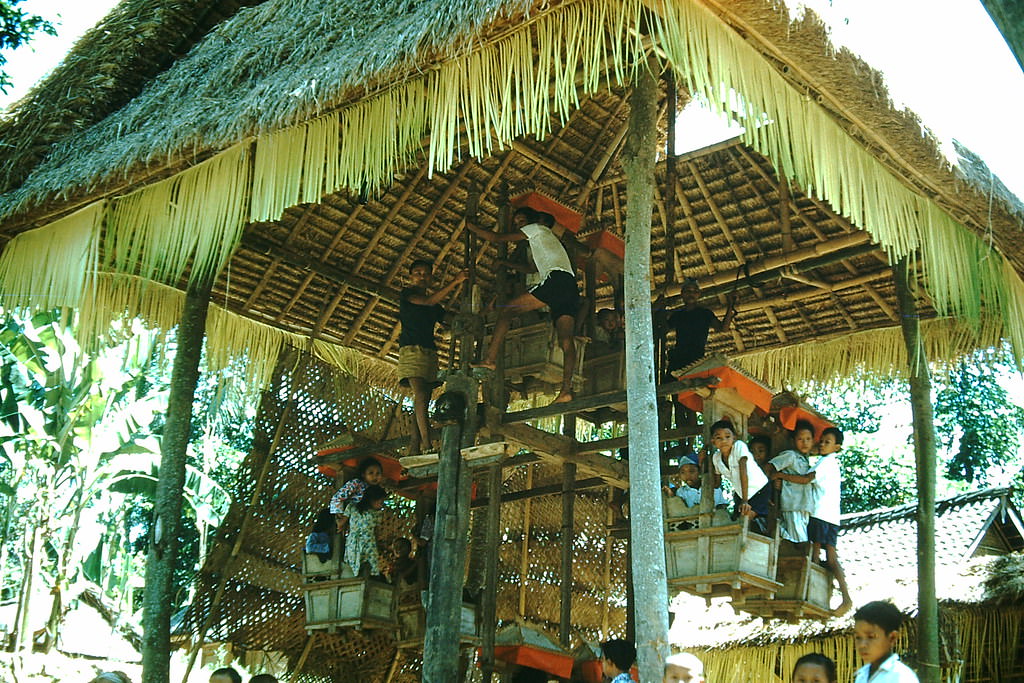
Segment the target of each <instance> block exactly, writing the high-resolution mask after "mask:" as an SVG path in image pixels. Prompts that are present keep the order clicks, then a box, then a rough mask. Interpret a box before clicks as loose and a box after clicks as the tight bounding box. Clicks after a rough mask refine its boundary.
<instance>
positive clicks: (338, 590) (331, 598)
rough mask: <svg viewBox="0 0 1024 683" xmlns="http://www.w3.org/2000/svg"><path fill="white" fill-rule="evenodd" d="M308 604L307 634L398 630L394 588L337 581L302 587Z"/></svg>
mask: <svg viewBox="0 0 1024 683" xmlns="http://www.w3.org/2000/svg"><path fill="white" fill-rule="evenodd" d="M302 591H303V593H304V596H305V602H306V631H316V630H326V631H329V632H334V631H336V630H337V629H338V628H343V627H352V628H358V629H374V628H389V629H395V628H397V627H398V617H397V606H396V598H397V592H396V590H395V587H394V586H392V585H391V584H389V583H385V582H383V581H378V580H376V579H367V578H351V579H337V580H334V581H321V582H319V583H312V584H307V585H305V586H303V587H302Z"/></svg>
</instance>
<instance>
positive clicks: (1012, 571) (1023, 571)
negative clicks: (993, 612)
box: [984, 553, 1024, 603]
mask: <svg viewBox="0 0 1024 683" xmlns="http://www.w3.org/2000/svg"><path fill="white" fill-rule="evenodd" d="M984 585H985V599H986V600H992V601H994V602H998V603H1007V602H1021V601H1022V600H1024V553H1013V554H1012V555H1003V556H1002V557H997V558H996V559H995V560H993V561H992V565H991V566H990V568H989V575H988V577H986V578H985V582H984Z"/></svg>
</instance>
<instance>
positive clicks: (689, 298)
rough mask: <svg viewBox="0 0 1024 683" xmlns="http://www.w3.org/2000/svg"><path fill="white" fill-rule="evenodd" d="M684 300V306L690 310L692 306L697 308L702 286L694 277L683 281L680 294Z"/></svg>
mask: <svg viewBox="0 0 1024 683" xmlns="http://www.w3.org/2000/svg"><path fill="white" fill-rule="evenodd" d="M679 294H680V296H682V298H683V304H684V305H685V306H686V307H687V308H689V307H690V306H696V305H697V302H698V301H700V285H698V284H697V281H696V280H695V279H693V278H692V277H688V278H686V279H685V280H683V284H682V289H681V290H680V292H679Z"/></svg>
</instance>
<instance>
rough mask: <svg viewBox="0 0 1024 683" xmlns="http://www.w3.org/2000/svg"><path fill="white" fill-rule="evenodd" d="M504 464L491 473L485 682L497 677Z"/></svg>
mask: <svg viewBox="0 0 1024 683" xmlns="http://www.w3.org/2000/svg"><path fill="white" fill-rule="evenodd" d="M501 479H502V476H501V465H500V464H497V465H491V467H490V469H489V471H488V473H487V522H486V524H487V528H486V530H485V532H484V546H485V547H486V552H485V553H484V558H485V559H484V591H483V599H482V600H481V604H480V670H481V672H482V681H483V683H491V677H492V676H493V675H494V631H495V628H496V627H497V623H498V619H497V615H498V546H499V545H500V540H499V539H498V535H499V534H500V533H501Z"/></svg>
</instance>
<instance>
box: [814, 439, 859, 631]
mask: <svg viewBox="0 0 1024 683" xmlns="http://www.w3.org/2000/svg"><path fill="white" fill-rule="evenodd" d="M842 447H843V432H842V431H841V430H839V429H837V428H836V427H829V428H828V429H826V430H825V431H823V432H822V433H821V441H819V442H818V454H819V455H821V459H819V460H818V462H817V463H815V465H814V470H813V471H814V486H816V487H817V488H818V492H819V495H818V502H817V504H816V505H815V508H814V512H813V513H812V514H811V519H810V521H808V523H807V538H808V540H809V541H810V542H811V544H812V550H811V558H812V559H813V560H814V561H815V562H817V561H818V558H819V556H820V555H821V549H822V548H824V549H825V563H826V564H827V565H828V568H829V569H830V570H832V575H833V576H835V577H836V583H838V584H839V591H840V592H841V593H842V594H843V603H842V604H841V605H839V607H838V608H837V609H836V610H835V611H834V612H833V614H835V615H836V616H839V615H842V614H846V613H847V612H848V611H850V607H852V606H853V601H852V600H851V599H850V589H849V587H848V586H847V585H846V574H845V573H844V572H843V566H842V565H841V564H839V554H838V553H837V552H836V542H837V540H838V537H839V492H840V487H841V485H842V479H843V473H842V469H841V467H840V465H839V458H838V457H836V453H838V452H839V451H840V450H841V449H842Z"/></svg>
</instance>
